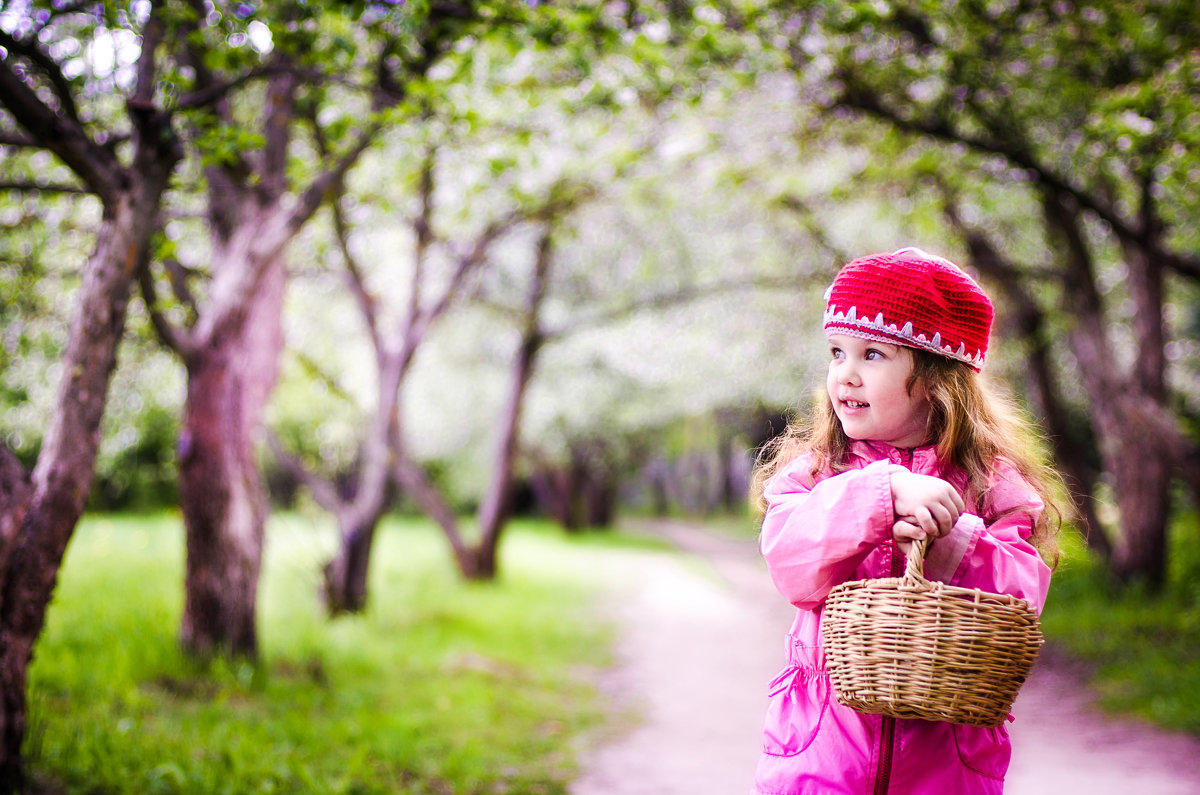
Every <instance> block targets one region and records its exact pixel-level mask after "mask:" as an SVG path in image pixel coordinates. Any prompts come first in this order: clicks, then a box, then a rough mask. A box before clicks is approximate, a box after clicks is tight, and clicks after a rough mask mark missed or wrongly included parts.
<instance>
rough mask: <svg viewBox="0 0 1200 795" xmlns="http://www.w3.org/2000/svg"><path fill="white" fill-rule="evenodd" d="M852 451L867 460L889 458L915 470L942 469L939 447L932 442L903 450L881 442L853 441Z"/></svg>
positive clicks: (926, 471) (888, 459)
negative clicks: (938, 452) (938, 453)
mask: <svg viewBox="0 0 1200 795" xmlns="http://www.w3.org/2000/svg"><path fill="white" fill-rule="evenodd" d="M850 453H851V454H852V455H856V456H858V457H859V458H861V459H863V460H864V461H866V462H871V461H883V460H887V461H891V462H892V463H894V464H903V465H904V466H906V467H908V468H909V469H910V470H912V471H913V472H921V473H929V474H932V473H936V472H939V471H940V470H941V466H940V465H939V462H938V457H937V448H936V447H935V446H934V445H931V444H927V445H921V446H920V447H913V448H911V449H909V448H906V449H903V450H902V449H900V448H898V447H892V446H891V445H890V444H882V443H880V442H863V441H851V442H850Z"/></svg>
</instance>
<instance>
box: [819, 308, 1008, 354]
mask: <svg viewBox="0 0 1200 795" xmlns="http://www.w3.org/2000/svg"><path fill="white" fill-rule="evenodd" d="M824 325H825V327H826V331H827V332H829V331H832V330H831V329H829V326H830V325H833V326H835V327H836V328H837V330H838V331H844V332H846V333H847V334H849V335H851V336H854V337H859V338H861V339H869V340H875V341H877V342H888V343H894V342H897V341H899V342H900V343H901V344H903V345H909V346H911V347H914V348H922V349H924V350H927V351H930V352H931V353H936V354H939V355H941V356H947V357H949V358H951V359H957V360H958V361H960V362H966V363H967V364H969V365H971V366H972V367H974V368H976V369H982V368H983V365H984V362H985V360H986V358H987V357H986V353H985V352H984V351H982V350H976V351H975V353H974V355H972V354H970V353H967V346H966V343H964V342H960V343H959V344H958V350H955V349H954V346H953V345H943V344H942V335H941V334H940V333H939V332H934V334H933V337H932V338H929V337H926V336H925V335H924V334H914V333H913V324H912V321H908V322H906V323H905V324H904V326H903V327H901V326H898V325H897V324H895V323H887V322H886V321H885V320H884V318H883V313H882V312H880V313H878V314H877V315H876V316H875V318H874V319H873V320H872V319H870V318H865V317H862V318H860V317H858V310H857V308H856V307H853V306H852V307H850V308H849V309H848V310H846V311H845V312H838V311H837V310H836V309H834V308H833V307H832V306H830V307H829V308H828V309H826V310H825V319H824Z"/></svg>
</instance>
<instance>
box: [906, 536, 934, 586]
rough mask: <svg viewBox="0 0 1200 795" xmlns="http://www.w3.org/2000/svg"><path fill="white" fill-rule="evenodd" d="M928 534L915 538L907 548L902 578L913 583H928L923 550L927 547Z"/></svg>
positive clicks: (928, 541)
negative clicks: (906, 558) (906, 559)
mask: <svg viewBox="0 0 1200 795" xmlns="http://www.w3.org/2000/svg"><path fill="white" fill-rule="evenodd" d="M930 541H931V539H930V538H929V536H925V537H924V538H920V539H917V540H916V541H913V542H912V545H911V546H909V548H908V563H907V565H906V566H905V567H904V579H905V580H907V581H908V582H911V583H915V584H918V585H920V584H925V585H928V584H929V580H927V579H925V552H926V551H927V550H928V549H929V543H930Z"/></svg>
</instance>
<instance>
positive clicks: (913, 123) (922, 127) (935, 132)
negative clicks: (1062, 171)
mask: <svg viewBox="0 0 1200 795" xmlns="http://www.w3.org/2000/svg"><path fill="white" fill-rule="evenodd" d="M838 77H839V78H840V79H841V80H842V82H843V85H844V86H845V89H844V90H843V92H842V93H841V95H840V96H839V97H838V98H837V99H836V100H835V103H834V104H835V105H838V106H841V107H844V108H847V109H850V110H858V111H861V112H863V113H866V114H867V115H870V116H874V117H876V118H878V119H880V120H882V121H885V122H887V123H889V124H891V125H892V126H894V127H896V128H897V129H899V130H902V131H905V132H909V133H918V134H922V135H929V136H931V137H933V138H937V139H940V140H943V141H948V142H950V143H960V144H965V145H966V146H968V147H970V148H971V149H975V150H976V151H979V152H984V153H987V154H993V155H1000V156H1001V157H1003V158H1005V159H1006V160H1008V161H1009V162H1010V163H1012V164H1013V165H1014V166H1017V167H1018V168H1022V169H1025V170H1026V171H1029V172H1030V173H1032V174H1034V175H1035V176H1036V178H1037V181H1038V183H1040V184H1041V185H1043V186H1044V187H1045V188H1048V189H1049V190H1051V191H1053V192H1054V193H1056V194H1058V195H1060V196H1067V197H1070V198H1071V199H1072V200H1073V201H1074V202H1075V203H1076V204H1078V205H1079V207H1080V208H1081V209H1083V210H1087V211H1089V212H1091V213H1094V214H1095V215H1096V216H1097V217H1099V218H1100V219H1102V220H1103V221H1104V222H1105V223H1107V224H1108V225H1109V226H1110V227H1112V229H1113V231H1114V232H1115V233H1116V234H1117V235H1118V236H1119V237H1120V238H1122V239H1123V240H1126V241H1131V242H1134V243H1135V244H1136V245H1139V246H1141V247H1143V248H1145V249H1147V250H1148V252H1149V253H1150V255H1151V256H1152V257H1154V258H1156V259H1158V260H1159V261H1161V262H1162V263H1163V264H1164V265H1166V266H1168V267H1170V268H1171V269H1172V270H1174V271H1176V272H1177V273H1179V274H1180V275H1183V276H1187V277H1189V278H1192V279H1200V256H1195V255H1189V254H1185V253H1181V252H1174V251H1168V250H1166V249H1163V248H1162V246H1161V244H1160V240H1161V238H1159V237H1157V236H1155V237H1152V238H1149V239H1148V238H1147V235H1146V234H1145V233H1144V231H1143V230H1140V229H1135V228H1134V227H1132V226H1130V225H1129V223H1128V222H1126V220H1125V219H1123V218H1122V217H1121V216H1120V215H1119V214H1118V213H1117V212H1115V211H1114V210H1113V208H1112V207H1110V206H1108V205H1107V204H1105V203H1103V202H1101V201H1100V200H1099V199H1097V197H1095V196H1093V195H1092V194H1090V193H1088V192H1087V191H1086V190H1084V189H1083V188H1080V187H1079V186H1077V185H1074V184H1072V183H1071V182H1069V181H1068V180H1067V179H1065V178H1064V177H1062V176H1060V175H1058V174H1056V173H1055V172H1054V171H1053V170H1052V169H1051V168H1050V167H1049V166H1047V165H1046V164H1044V163H1042V162H1040V161H1039V160H1038V159H1037V158H1036V157H1035V156H1034V155H1033V153H1032V152H1030V151H1028V150H1027V149H1026V148H1024V147H1022V146H1020V145H1019V140H1018V139H1017V138H1016V137H1013V136H1005V137H1004V138H989V137H982V136H975V135H969V134H966V133H962V132H959V131H958V130H956V129H955V128H954V127H953V125H951V124H950V123H949V122H948V121H947V120H945V119H940V118H932V117H926V118H923V119H922V118H916V117H914V118H906V117H905V116H903V115H902V114H900V113H899V112H898V111H897V110H896V109H895V108H889V107H888V106H887V105H886V104H885V103H884V101H883V99H882V97H881V96H880V95H879V94H878V93H876V92H875V91H873V90H871V89H870V88H868V87H867V86H864V85H863V84H862V83H861V82H859V81H857V80H856V79H855V77H854V75H852V74H850V73H848V72H846V71H845V70H841V71H840V72H839V74H838Z"/></svg>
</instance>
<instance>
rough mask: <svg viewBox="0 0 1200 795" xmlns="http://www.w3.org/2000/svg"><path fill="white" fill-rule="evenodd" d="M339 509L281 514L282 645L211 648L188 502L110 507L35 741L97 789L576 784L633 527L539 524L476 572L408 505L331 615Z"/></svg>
mask: <svg viewBox="0 0 1200 795" xmlns="http://www.w3.org/2000/svg"><path fill="white" fill-rule="evenodd" d="M332 533H333V531H332V528H331V526H329V525H328V524H325V523H315V522H312V521H310V520H307V519H304V518H301V517H298V516H286V517H282V518H276V519H273V520H272V522H271V524H270V525H269V527H268V542H267V550H266V555H265V561H264V566H263V574H262V580H261V588H260V599H259V622H258V623H259V643H260V647H261V651H262V660H261V663H260V664H259V665H257V666H255V665H250V664H236V663H216V664H214V665H210V666H206V667H201V666H199V665H198V664H196V663H193V662H190V661H189V660H188V659H186V658H185V657H184V656H183V655H182V654H181V653H180V651H179V649H178V647H177V643H176V638H177V633H178V628H179V618H180V612H181V607H182V602H183V595H182V571H183V538H182V535H183V533H182V527H181V523H180V521H179V520H178V519H177V518H173V517H159V518H152V519H146V518H132V517H93V518H89V519H88V520H86V521H85V522H84V523H82V524H81V526H80V527H79V528H78V530H77V531H76V535H75V538H74V539H73V540H72V543H71V547H70V549H69V551H68V554H67V559H66V561H65V562H64V568H63V571H62V573H61V576H60V581H59V585H58V588H57V590H56V592H55V597H54V601H53V604H52V605H51V608H50V610H49V612H48V615H47V625H46V628H45V631H44V632H43V635H42V637H41V639H40V640H39V644H38V646H37V649H36V653H35V658H34V662H33V665H32V666H31V669H30V689H29V692H30V714H29V728H28V731H27V735H26V758H27V760H28V762H29V765H30V770H31V772H32V773H33V774H34V775H35V777H36V778H37V779H38V780H39V781H42V782H43V783H44V786H46V788H48V789H54V790H55V791H58V790H63V791H66V792H81V793H114V794H115V793H239V794H240V793H258V792H286V793H483V792H488V793H491V792H522V793H562V792H565V791H566V784H567V782H568V781H569V779H570V777H571V776H572V774H573V773H574V771H575V763H574V759H573V750H574V748H575V747H576V746H577V745H578V742H579V738H580V736H581V735H582V734H583V733H584V732H586V731H588V730H589V729H593V728H595V727H597V726H598V725H599V723H600V721H601V718H602V715H603V712H602V707H603V705H602V704H601V701H600V699H599V697H598V695H597V693H596V692H595V691H594V690H593V688H592V686H591V685H590V682H592V681H594V678H595V677H594V674H595V672H596V671H597V669H598V668H600V667H602V666H604V665H606V664H609V663H610V662H611V660H610V653H609V645H610V640H611V638H610V635H611V627H608V626H607V625H606V624H604V622H602V621H600V620H598V619H597V617H596V615H594V612H593V607H592V606H593V605H594V604H595V602H596V599H595V595H596V593H597V592H598V591H599V590H600V589H601V588H603V587H606V586H605V583H606V582H611V581H612V580H613V579H615V578H616V577H618V576H619V571H620V570H621V568H622V566H621V562H622V561H623V560H628V558H627V556H629V555H638V554H655V553H654V552H653V551H652V550H647V549H638V548H637V545H636V544H634V545H631V546H628V547H626V546H624V545H623V544H622V541H621V538H620V537H619V536H617V537H610V538H605V537H603V536H598V535H589V536H582V537H577V538H567V537H564V536H562V535H561V534H558V533H555V532H553V531H552V530H550V529H549V528H548V527H547V526H544V525H539V524H536V523H523V524H518V525H517V526H516V527H514V528H513V530H512V531H511V532H510V533H509V535H508V537H507V538H506V540H505V542H504V545H503V547H502V550H501V566H502V570H503V571H502V576H501V580H500V582H499V583H495V584H464V583H462V582H461V581H460V580H459V579H458V577H457V575H456V574H455V572H454V570H453V567H452V564H451V562H450V558H449V552H448V548H447V546H446V544H445V542H444V541H443V540H442V538H441V536H440V535H439V534H438V533H437V532H436V531H435V530H433V529H432V528H431V526H430V525H428V524H427V523H424V522H420V521H402V520H389V521H387V522H385V523H384V525H383V526H382V527H381V529H380V533H379V535H378V536H377V538H376V546H375V550H374V553H373V560H372V572H371V574H372V577H371V601H370V605H369V608H368V610H367V611H366V613H365V614H363V615H360V616H351V617H343V618H339V619H337V620H333V621H330V620H328V619H326V618H325V617H324V615H323V613H322V610H321V608H320V606H319V604H318V602H317V597H316V593H317V579H318V572H319V570H320V566H321V563H322V562H323V561H324V560H325V559H326V558H327V556H328V554H329V553H330V551H331V548H332V543H333V539H332Z"/></svg>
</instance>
